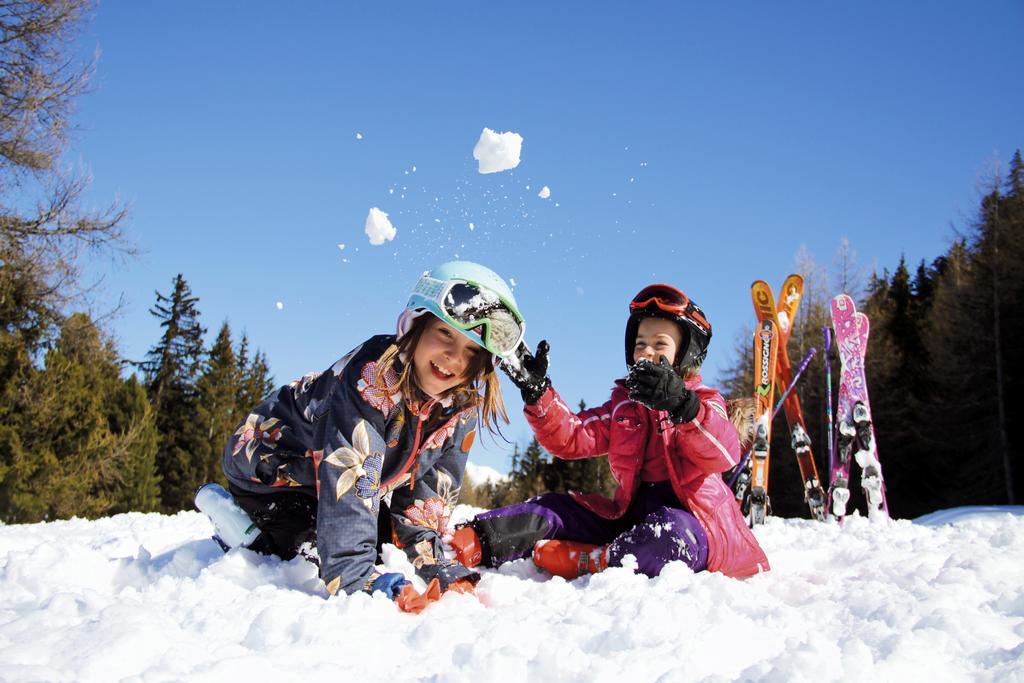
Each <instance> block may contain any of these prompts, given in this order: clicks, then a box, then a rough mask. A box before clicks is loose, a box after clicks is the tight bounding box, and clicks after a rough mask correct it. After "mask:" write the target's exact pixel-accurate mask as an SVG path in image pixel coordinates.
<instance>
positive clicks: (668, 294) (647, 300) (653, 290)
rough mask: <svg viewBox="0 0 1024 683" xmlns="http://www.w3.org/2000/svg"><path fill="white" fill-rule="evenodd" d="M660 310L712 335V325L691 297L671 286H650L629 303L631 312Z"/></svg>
mask: <svg viewBox="0 0 1024 683" xmlns="http://www.w3.org/2000/svg"><path fill="white" fill-rule="evenodd" d="M651 310H659V311H663V312H665V313H668V314H669V315H673V316H678V317H680V318H683V319H685V320H687V321H689V322H691V323H693V325H694V326H696V327H697V329H699V330H700V331H701V332H703V333H705V334H708V335H710V334H711V324H710V323H709V322H708V320H707V318H705V317H704V311H702V310H701V309H700V306H698V305H697V304H695V303H693V302H692V301H690V297H688V296H686V295H685V294H683V293H682V292H680V291H679V290H678V289H676V288H675V287H672V286H669V285H648V286H647V287H644V288H643V289H641V290H640V293H639V294H637V295H636V296H635V297H633V300H632V301H631V302H629V312H630V313H634V312H636V311H651Z"/></svg>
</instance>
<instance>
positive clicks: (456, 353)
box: [412, 314, 484, 398]
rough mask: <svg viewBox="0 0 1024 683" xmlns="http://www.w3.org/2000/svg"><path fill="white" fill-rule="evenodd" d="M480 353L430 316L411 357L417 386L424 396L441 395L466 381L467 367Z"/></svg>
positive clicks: (458, 334)
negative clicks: (423, 392) (424, 393)
mask: <svg viewBox="0 0 1024 683" xmlns="http://www.w3.org/2000/svg"><path fill="white" fill-rule="evenodd" d="M428 315H429V314H428ZM481 353H484V350H483V349H481V348H480V346H479V345H478V344H476V343H475V342H473V341H471V340H470V339H469V338H467V337H466V336H464V335H463V334H462V333H460V332H459V331H458V330H456V329H454V328H452V327H450V326H449V325H447V324H446V323H445V322H443V321H442V320H441V319H440V318H437V317H436V316H433V315H430V322H428V323H427V326H426V329H424V330H423V334H422V335H420V338H419V340H418V341H417V343H416V349H415V350H414V351H413V354H412V365H413V371H414V372H415V373H416V383H417V384H418V385H419V387H420V389H422V390H423V391H425V392H426V393H427V394H429V395H431V396H433V397H435V398H436V397H438V396H441V395H442V394H444V393H445V392H446V391H449V390H451V389H454V388H455V387H457V386H458V385H460V384H462V383H463V382H465V381H466V380H467V379H469V377H468V376H467V374H468V370H469V368H470V365H471V364H472V362H473V360H474V359H475V358H476V357H477V356H478V355H479V354H481Z"/></svg>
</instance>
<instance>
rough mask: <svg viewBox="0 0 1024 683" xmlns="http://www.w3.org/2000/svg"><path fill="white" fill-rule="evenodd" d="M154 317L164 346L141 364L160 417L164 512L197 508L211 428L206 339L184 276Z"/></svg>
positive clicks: (159, 301) (195, 300) (159, 460)
mask: <svg viewBox="0 0 1024 683" xmlns="http://www.w3.org/2000/svg"><path fill="white" fill-rule="evenodd" d="M156 296H157V303H156V305H155V306H154V307H153V308H152V309H150V313H151V314H153V315H154V316H155V317H156V318H158V319H160V321H161V323H160V326H161V327H163V328H164V333H163V336H162V337H161V339H160V342H159V343H158V344H157V345H156V346H154V347H153V348H152V349H150V351H149V353H148V354H147V360H146V361H144V362H142V363H140V364H139V365H140V368H141V369H142V371H143V373H144V377H145V383H146V390H147V392H148V394H149V398H150V402H151V403H152V405H153V411H154V414H155V416H156V425H157V431H158V432H159V434H160V446H159V451H158V455H157V467H158V471H159V474H160V477H161V482H160V499H161V502H162V506H163V510H164V511H166V512H174V511H177V510H182V509H188V508H190V507H191V506H192V497H193V495H194V494H195V491H196V488H197V487H198V486H199V485H200V484H202V483H203V481H204V480H205V479H206V476H207V471H208V464H207V458H206V446H207V443H208V440H207V438H206V433H207V432H206V430H204V426H203V424H202V422H201V417H200V415H199V406H198V391H197V388H196V382H197V380H198V376H199V372H200V370H201V368H202V363H203V358H204V354H205V351H204V348H203V335H204V334H205V332H206V330H205V329H204V328H203V327H202V325H201V324H200V323H199V311H198V309H197V308H196V304H197V303H198V301H199V299H198V298H197V297H195V296H193V295H192V292H191V290H190V289H189V286H188V284H187V283H186V282H185V278H184V277H183V276H182V275H181V274H180V273H179V274H178V275H177V276H176V277H175V278H174V289H173V291H172V293H171V295H170V296H164V295H163V294H161V293H160V292H157V293H156Z"/></svg>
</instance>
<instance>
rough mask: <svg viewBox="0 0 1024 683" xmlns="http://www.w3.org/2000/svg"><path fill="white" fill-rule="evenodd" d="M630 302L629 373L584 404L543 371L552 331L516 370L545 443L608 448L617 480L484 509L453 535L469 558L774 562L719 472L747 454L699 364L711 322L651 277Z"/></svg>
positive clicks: (595, 565) (729, 569)
mask: <svg viewBox="0 0 1024 683" xmlns="http://www.w3.org/2000/svg"><path fill="white" fill-rule="evenodd" d="M629 309H630V316H629V321H628V323H627V325H626V364H627V366H628V367H629V368H630V371H629V376H628V378H627V379H625V380H624V381H622V380H620V381H619V382H617V383H616V385H615V387H614V389H613V390H612V396H611V399H610V400H609V401H608V402H607V403H605V404H604V405H603V406H601V407H599V408H595V409H592V410H584V411H582V412H580V413H573V411H572V410H570V409H569V407H568V406H566V404H565V402H564V401H563V400H562V399H561V397H560V396H559V395H558V394H557V393H556V392H555V390H554V389H553V388H551V383H550V381H549V380H548V377H547V366H548V362H547V353H548V345H547V343H546V342H541V343H540V345H539V346H538V348H537V354H536V356H532V355H527V356H526V357H524V358H522V359H521V364H520V365H521V367H520V368H519V370H518V371H517V372H514V373H510V376H511V377H512V380H513V381H514V382H515V383H516V384H517V386H519V388H520V389H521V390H522V393H523V400H524V402H525V403H526V408H525V413H526V417H527V420H528V421H529V422H530V426H531V427H532V428H533V431H534V433H535V434H536V436H537V440H538V441H539V442H540V443H541V445H542V446H544V448H546V449H547V450H548V451H549V452H550V453H551V454H553V455H555V456H557V457H560V458H570V459H571V458H589V457H595V456H599V455H604V454H607V455H608V463H609V465H610V467H611V471H612V475H613V476H614V477H615V479H616V481H617V482H618V485H619V486H618V490H616V492H615V495H614V497H613V498H612V499H608V498H605V497H604V496H601V495H598V494H589V495H584V494H580V493H575V492H574V493H572V494H570V495H566V494H557V493H548V494H545V495H542V496H539V497H537V498H534V499H532V500H529V501H526V502H525V503H519V504H517V505H511V506H508V507H504V508H499V509H497V510H492V511H490V512H487V513H484V514H481V515H478V516H477V517H476V518H475V519H473V520H472V521H471V522H470V523H469V525H468V526H464V527H462V528H461V529H459V530H458V531H457V532H456V533H455V535H454V538H453V545H454V546H455V547H456V549H457V557H459V558H460V559H461V560H462V561H463V563H464V564H466V566H474V565H476V564H477V563H481V562H482V563H483V564H486V565H489V566H495V565H498V564H500V563H502V562H506V561H508V560H512V559H518V558H522V557H527V556H529V555H530V554H531V552H532V553H533V558H534V561H535V562H536V563H537V564H538V565H539V566H541V567H542V568H544V569H547V570H549V571H550V572H551V573H553V574H557V575H559V576H563V577H566V578H574V577H576V576H578V575H579V574H581V573H584V572H594V571H600V570H601V569H603V568H605V567H606V566H609V565H620V564H621V562H622V559H623V558H624V557H625V556H626V555H632V556H634V557H635V558H636V562H637V568H638V569H639V571H641V572H642V573H644V574H646V575H648V576H656V575H657V574H658V573H659V572H661V569H662V568H663V567H664V566H665V564H666V563H668V562H670V561H672V560H681V561H683V562H685V563H686V564H687V565H689V566H690V567H691V568H692V569H693V570H694V571H701V570H704V569H708V570H710V571H719V572H722V573H724V574H726V575H728V576H737V577H739V576H749V575H751V574H756V573H758V572H760V571H766V570H767V569H768V560H767V558H766V557H765V555H764V552H763V551H762V550H761V547H760V546H759V545H758V543H757V540H756V539H755V538H754V536H753V534H751V532H750V529H749V528H748V527H747V524H746V522H745V520H744V518H743V515H742V513H741V512H740V509H739V506H738V505H737V503H736V500H735V498H734V496H733V494H732V491H731V490H730V489H729V487H728V486H727V485H726V484H725V482H723V481H722V476H721V473H722V472H725V471H727V470H729V469H731V468H732V467H734V466H735V465H736V463H737V462H738V461H739V459H740V455H739V438H738V435H737V432H736V429H735V427H733V425H732V423H731V422H730V421H729V419H728V416H727V413H726V405H725V402H724V400H723V399H722V396H721V394H720V393H719V392H718V390H716V389H713V388H711V387H708V386H705V385H704V384H703V382H702V381H701V378H700V375H699V374H698V370H699V368H700V365H701V363H702V362H703V360H704V357H705V356H706V354H707V347H708V344H709V342H710V340H711V325H710V324H709V323H708V321H707V319H706V318H705V317H704V313H703V311H701V309H700V308H699V307H698V306H696V305H695V304H694V303H693V302H692V301H690V299H689V298H687V296H686V295H685V294H683V293H682V292H680V291H679V290H678V289H675V288H674V287H670V286H668V285H651V286H649V287H645V288H644V289H643V290H641V291H640V293H639V294H637V295H636V297H634V298H633V301H632V302H631V303H630V306H629Z"/></svg>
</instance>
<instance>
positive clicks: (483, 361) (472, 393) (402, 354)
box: [377, 313, 508, 434]
mask: <svg viewBox="0 0 1024 683" xmlns="http://www.w3.org/2000/svg"><path fill="white" fill-rule="evenodd" d="M433 318H435V316H434V315H433V314H426V313H425V314H423V315H420V316H419V317H417V318H416V319H415V320H413V321H412V324H411V325H410V327H409V330H408V331H407V332H406V333H405V334H404V335H402V338H401V339H399V340H398V341H397V342H396V343H394V344H392V345H391V346H389V347H388V348H387V349H385V350H384V353H383V354H381V357H380V358H379V359H377V381H378V382H380V383H382V386H381V389H385V390H386V391H387V392H388V393H389V394H390V393H394V392H395V391H400V392H401V393H402V396H404V397H405V398H406V399H410V398H412V399H413V400H416V399H417V398H419V397H424V396H425V392H424V391H423V390H422V389H421V388H420V387H419V385H417V384H416V373H415V372H413V371H412V367H413V365H412V356H413V354H414V353H415V352H416V345H417V344H418V343H419V340H420V337H422V336H423V332H424V331H425V330H426V329H427V325H429V324H430V322H431V319H433ZM401 358H405V359H407V360H406V362H404V363H401V365H400V367H401V369H400V371H399V372H398V380H397V381H396V382H395V384H394V385H392V386H384V385H383V382H384V381H385V380H384V377H385V376H386V375H387V374H388V372H387V371H388V370H391V369H392V368H394V366H395V363H397V362H399V360H400V359H401ZM466 376H467V377H469V378H470V379H468V380H467V381H465V382H463V383H462V384H459V385H457V386H455V387H454V388H452V389H450V390H449V391H448V392H447V393H448V396H450V397H451V398H452V401H453V402H454V404H455V407H456V408H457V409H458V410H465V409H466V408H470V407H472V406H477V411H478V412H477V415H478V417H479V421H480V424H482V425H483V426H485V427H486V428H487V431H489V432H491V433H492V434H495V433H498V427H499V424H498V420H499V419H501V420H504V422H505V424H508V413H507V412H505V400H504V399H503V398H502V396H501V383H500V382H499V381H498V373H497V368H496V367H495V365H494V362H493V360H492V356H491V354H490V352H488V351H487V350H486V349H481V353H478V354H476V355H475V356H474V357H473V360H472V361H471V362H470V364H469V367H468V368H467V369H466Z"/></svg>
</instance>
